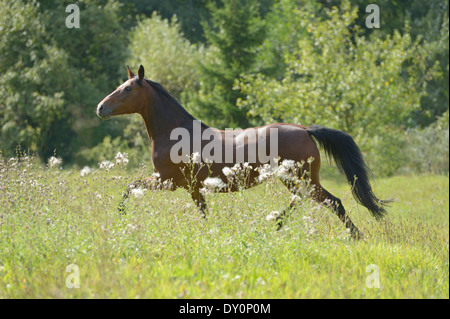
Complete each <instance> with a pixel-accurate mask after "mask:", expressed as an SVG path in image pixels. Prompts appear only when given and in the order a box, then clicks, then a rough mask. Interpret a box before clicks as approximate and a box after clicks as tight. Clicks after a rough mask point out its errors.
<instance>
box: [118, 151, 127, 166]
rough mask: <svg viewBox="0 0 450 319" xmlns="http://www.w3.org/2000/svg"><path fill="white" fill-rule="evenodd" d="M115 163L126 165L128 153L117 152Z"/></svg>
mask: <svg viewBox="0 0 450 319" xmlns="http://www.w3.org/2000/svg"><path fill="white" fill-rule="evenodd" d="M116 165H123V166H127V165H128V154H127V153H123V154H122V153H121V152H118V153H117V155H116Z"/></svg>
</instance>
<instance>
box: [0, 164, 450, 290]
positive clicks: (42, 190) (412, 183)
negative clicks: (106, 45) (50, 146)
mask: <svg viewBox="0 0 450 319" xmlns="http://www.w3.org/2000/svg"><path fill="white" fill-rule="evenodd" d="M152 171H153V170H152V167H151V165H150V164H142V165H141V166H140V167H139V168H136V169H131V168H129V169H127V168H125V167H120V166H118V165H116V166H115V167H113V168H112V169H110V170H106V169H99V168H96V169H93V170H91V171H88V170H86V171H84V172H83V173H82V174H80V170H79V169H75V168H64V169H61V168H59V166H58V165H55V166H54V167H49V166H43V165H41V164H39V163H38V160H36V159H34V158H22V159H21V160H20V161H18V160H17V159H12V160H1V159H0V243H1V244H0V298H449V178H448V176H439V175H423V176H418V175H411V176H395V177H390V178H379V179H375V180H373V185H374V188H375V192H376V193H377V195H378V196H379V197H381V198H393V199H394V200H395V201H394V202H393V203H392V204H391V205H390V207H389V210H388V211H389V214H388V216H387V217H386V218H385V219H383V220H381V221H376V220H375V219H374V218H373V217H372V216H371V215H370V214H369V212H368V211H367V210H366V209H365V208H363V207H362V206H359V205H357V204H356V202H355V201H354V199H353V198H352V196H351V192H350V188H349V187H348V185H347V184H346V183H345V182H344V180H345V179H344V177H340V178H339V179H336V180H335V179H334V178H333V179H332V178H328V179H325V180H324V182H323V185H324V186H325V187H327V189H329V190H330V191H331V192H332V193H333V194H336V195H337V196H338V197H340V198H341V199H342V201H343V203H344V206H345V207H346V209H347V211H348V212H349V215H350V216H351V218H352V219H353V221H354V223H355V224H356V225H357V226H358V227H359V228H360V229H361V230H362V232H363V233H364V239H363V240H359V241H356V240H352V239H351V238H350V237H349V234H348V232H346V231H345V229H344V228H343V226H342V224H341V222H340V221H339V220H338V218H337V217H336V216H335V215H334V214H332V213H331V211H330V210H328V209H327V208H326V207H323V205H317V204H315V203H313V202H311V201H310V200H309V199H308V198H304V199H303V204H302V206H301V207H298V208H297V209H296V210H294V212H293V213H292V214H291V215H290V217H289V218H288V219H287V221H286V222H285V225H284V227H283V228H282V229H281V230H280V231H276V230H275V228H276V227H275V224H274V222H271V221H268V220H267V216H268V215H269V214H270V213H271V212H272V211H281V210H282V209H283V208H284V207H285V206H287V205H288V203H289V197H290V196H289V192H288V191H287V189H286V188H285V187H284V186H283V185H282V183H281V182H280V181H278V180H277V179H275V178H273V179H270V180H268V181H267V182H266V183H264V184H262V185H260V186H258V187H255V188H252V189H250V190H246V191H242V192H236V193H228V194H208V195H207V202H208V205H209V214H208V216H207V218H206V219H203V218H201V216H200V214H199V212H198V211H197V209H196V207H195V206H194V204H193V202H192V200H191V199H190V197H189V194H188V193H187V192H186V191H184V190H177V191H175V192H169V191H164V190H163V191H149V190H147V191H144V192H143V193H142V194H141V193H139V194H138V193H137V194H136V195H137V196H133V197H131V198H130V199H129V200H128V201H127V203H126V214H119V212H118V209H117V207H118V203H119V201H120V199H121V194H122V191H123V190H125V188H126V186H127V185H128V183H130V182H132V181H134V180H136V179H139V178H143V177H148V176H150V175H151V174H152ZM82 175H83V176H82ZM74 269H75V270H76V271H77V274H79V281H76V280H75V279H74V280H72V279H73V278H74V277H73V275H74V274H75V270H74ZM374 269H375V270H374ZM374 275H377V276H378V278H379V280H378V282H379V288H377V286H376V285H375V286H374V285H371V283H373V281H371V280H368V279H370V278H373V276H374ZM74 284H75V286H76V284H79V288H76V287H74Z"/></svg>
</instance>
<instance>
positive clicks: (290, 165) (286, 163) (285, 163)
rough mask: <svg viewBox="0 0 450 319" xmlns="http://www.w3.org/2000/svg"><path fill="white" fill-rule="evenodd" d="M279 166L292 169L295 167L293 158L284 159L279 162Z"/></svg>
mask: <svg viewBox="0 0 450 319" xmlns="http://www.w3.org/2000/svg"><path fill="white" fill-rule="evenodd" d="M281 166H284V167H285V168H286V169H288V170H289V169H293V168H294V167H295V161H294V160H284V161H283V162H281Z"/></svg>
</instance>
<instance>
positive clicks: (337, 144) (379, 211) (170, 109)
mask: <svg viewBox="0 0 450 319" xmlns="http://www.w3.org/2000/svg"><path fill="white" fill-rule="evenodd" d="M127 69H128V80H127V81H125V82H124V83H123V84H121V85H120V86H119V87H118V88H117V89H116V90H115V91H113V92H112V93H111V94H109V95H108V96H106V97H105V98H104V99H103V100H102V101H101V102H100V103H99V104H98V106H97V115H98V116H99V117H100V118H102V119H108V118H109V117H111V116H116V115H122V114H131V113H138V114H140V115H141V116H142V118H143V120H144V123H145V126H146V129H147V133H148V136H149V138H150V141H151V145H152V162H153V166H154V170H155V172H157V173H159V178H160V179H161V181H162V182H164V181H171V183H172V185H173V187H172V188H171V189H172V190H173V189H176V188H185V189H187V190H189V192H190V194H191V197H192V199H193V200H194V202H195V204H196V205H197V207H198V208H199V210H200V212H201V213H202V214H203V216H205V213H206V211H207V207H206V203H205V198H204V195H203V194H202V192H201V191H200V189H201V184H202V182H204V181H205V180H206V179H207V178H208V177H216V178H219V179H220V180H221V181H223V182H224V183H226V182H227V176H226V174H225V170H224V168H225V167H229V166H233V164H236V163H237V162H238V160H237V157H236V155H234V156H233V157H232V161H233V162H232V163H231V165H230V163H229V162H226V161H215V162H212V163H210V164H209V165H208V166H207V167H206V166H203V167H200V168H199V169H198V171H197V172H196V173H195V179H196V181H195V183H194V184H193V181H192V180H190V178H189V176H192V174H191V175H189V174H186V170H185V168H186V166H187V165H188V164H186V162H183V161H182V162H179V163H176V161H173V160H171V150H172V149H173V148H174V147H175V145H176V143H178V140H174V139H172V138H171V132H172V131H174V130H176V129H180V128H181V129H184V130H185V131H187V132H189V133H191V134H190V145H189V146H191V147H192V146H193V145H194V143H195V141H194V136H193V135H195V134H194V132H193V131H194V123H195V121H196V120H195V118H194V117H193V116H192V115H191V114H189V113H188V112H187V111H186V110H185V109H184V108H183V107H182V105H181V104H180V103H179V102H178V101H177V99H176V98H175V97H173V96H172V95H171V94H170V93H169V92H168V91H167V90H165V89H164V88H163V87H162V86H161V85H160V84H158V83H156V82H153V81H151V80H149V79H146V78H145V77H144V67H143V66H142V65H141V66H140V68H139V70H138V75H137V76H136V75H135V74H134V73H133V72H132V71H131V70H130V68H129V67H128V66H127ZM270 129H276V130H277V140H276V141H275V142H276V143H278V144H277V146H278V154H277V155H278V158H279V159H280V160H292V161H295V162H303V163H304V162H308V163H309V165H305V166H304V167H303V168H302V169H301V170H300V172H298V177H305V176H307V178H308V180H309V182H310V184H311V185H312V188H313V191H312V194H311V195H312V198H313V199H314V200H315V201H317V202H319V203H327V204H328V205H329V207H330V208H331V209H332V210H333V211H334V212H335V213H336V214H337V216H338V217H339V219H340V220H341V221H342V222H343V223H344V225H345V227H346V228H348V229H349V230H350V233H351V236H352V237H354V238H360V237H361V233H360V231H359V230H358V228H357V227H356V226H355V225H354V224H353V222H352V221H351V219H350V218H349V217H348V216H347V214H346V211H345V209H344V207H343V205H342V202H341V200H340V199H339V198H337V197H336V196H334V195H332V194H331V193H330V192H328V191H327V190H326V189H325V188H324V187H323V186H322V185H321V184H320V179H319V170H320V153H319V149H318V146H317V144H316V142H317V143H318V144H319V146H321V147H322V148H323V149H324V150H325V153H326V154H327V155H328V156H329V157H330V158H332V159H334V161H335V163H336V165H337V167H338V168H339V169H340V171H341V172H342V173H344V175H345V176H346V178H347V181H348V183H349V184H350V185H351V186H352V193H353V196H354V198H355V199H356V201H357V202H358V203H360V204H361V205H363V206H365V207H366V208H367V209H368V210H369V211H370V212H371V213H372V215H373V216H374V217H375V218H377V219H379V218H381V217H383V216H384V215H385V214H386V210H385V208H384V206H385V205H386V203H387V201H382V200H379V199H378V198H377V197H376V196H375V194H374V193H373V191H372V188H371V185H370V182H369V177H368V173H369V171H368V168H367V166H366V164H365V163H364V160H363V156H362V154H361V152H360V150H359V148H358V146H357V145H356V143H355V141H354V140H353V138H352V137H351V136H350V135H348V134H347V133H344V132H342V131H339V130H335V129H330V128H325V127H321V126H317V125H313V126H310V127H305V126H301V125H296V124H286V123H275V124H269V125H265V126H262V127H258V128H248V129H245V130H242V131H241V132H240V133H238V134H237V135H230V134H226V131H221V130H216V129H213V128H209V127H208V126H207V125H205V124H203V123H202V124H201V126H200V131H201V132H204V131H205V130H212V131H213V132H215V133H216V135H217V136H218V139H219V143H221V144H222V145H223V149H225V146H224V145H225V144H227V143H228V145H232V147H233V148H234V151H236V153H237V145H238V144H239V141H240V145H241V147H243V150H244V161H245V160H246V159H247V160H248V158H249V157H250V154H249V150H250V149H251V146H252V143H255V141H252V140H251V139H250V138H249V137H250V136H251V135H252V134H251V133H255V132H256V131H257V132H258V133H260V134H266V135H267V134H268V133H267V132H269V130H270ZM201 132H200V133H201ZM253 135H254V134H253ZM266 137H267V136H266ZM264 141H265V143H266V144H267V145H266V146H268V144H270V143H271V140H269V139H268V138H267V139H265V140H264ZM200 147H201V149H200V151H203V150H204V149H205V147H206V141H203V140H202V141H201V144H200ZM266 149H267V148H266ZM191 150H192V148H191ZM186 155H187V156H192V153H190V154H186ZM308 159H313V160H312V161H311V160H309V161H308ZM272 160H273V159H272ZM267 163H268V161H267V160H266V161H261V160H260V159H256V161H255V162H254V163H252V168H253V169H252V170H251V171H250V176H249V178H247V179H246V182H245V185H244V186H245V188H248V187H252V186H254V185H256V184H257V183H255V180H256V179H257V177H258V176H259V174H260V173H259V170H258V169H257V168H258V167H261V166H262V165H264V164H267ZM305 172H306V173H307V174H306V175H305ZM148 185H153V184H152V178H147V179H144V180H139V181H136V182H134V183H132V184H130V186H129V187H136V186H139V187H150V186H148ZM285 185H286V186H288V187H289V188H291V189H290V190H291V192H293V191H294V190H293V189H292V187H290V185H289V183H285ZM236 190H238V188H237V187H233V186H231V187H229V188H223V189H222V191H236ZM129 191H130V189H128V192H127V193H124V198H127V196H128V193H129ZM293 205H294V201H292V202H291V204H290V208H292V206H293ZM283 213H284V212H283ZM278 219H279V220H278ZM277 220H278V229H279V228H280V227H281V226H282V216H279V217H278V218H277Z"/></svg>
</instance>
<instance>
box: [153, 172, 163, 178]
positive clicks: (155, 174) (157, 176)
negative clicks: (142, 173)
mask: <svg viewBox="0 0 450 319" xmlns="http://www.w3.org/2000/svg"><path fill="white" fill-rule="evenodd" d="M152 177H154V178H160V177H161V175H160V174H159V173H157V172H155V173H153V174H152Z"/></svg>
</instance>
